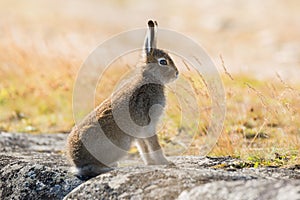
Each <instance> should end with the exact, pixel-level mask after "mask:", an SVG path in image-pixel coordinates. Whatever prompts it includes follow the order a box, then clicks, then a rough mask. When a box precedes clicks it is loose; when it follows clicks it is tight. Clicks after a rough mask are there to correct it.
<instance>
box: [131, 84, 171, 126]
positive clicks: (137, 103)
mask: <svg viewBox="0 0 300 200" xmlns="http://www.w3.org/2000/svg"><path fill="white" fill-rule="evenodd" d="M165 103H166V101H165V95H164V91H163V86H161V85H158V84H146V85H143V86H142V87H140V88H138V89H137V90H136V91H135V92H134V93H133V94H132V96H131V97H130V101H129V111H130V116H131V119H133V120H134V122H135V123H136V124H137V125H140V126H146V125H149V124H150V123H153V122H155V121H157V120H158V118H159V117H160V116H161V115H162V113H163V109H164V107H165Z"/></svg>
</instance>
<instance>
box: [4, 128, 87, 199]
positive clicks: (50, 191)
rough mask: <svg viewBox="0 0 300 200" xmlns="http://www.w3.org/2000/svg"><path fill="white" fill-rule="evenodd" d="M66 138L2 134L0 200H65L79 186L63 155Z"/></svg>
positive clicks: (51, 135) (49, 135)
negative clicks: (63, 199)
mask: <svg viewBox="0 0 300 200" xmlns="http://www.w3.org/2000/svg"><path fill="white" fill-rule="evenodd" d="M65 138H66V136H64V134H45V135H30V134H13V133H0V152H1V153H0V180H1V181H0V199H3V200H5V199H62V198H63V197H64V196H65V195H67V194H68V193H69V192H70V191H72V190H73V189H74V188H75V187H76V186H78V185H80V184H81V183H82V181H81V180H79V179H77V178H76V177H74V176H73V175H72V174H70V173H69V172H68V164H67V163H66V161H65V160H66V159H65V158H64V157H63V156H62V154H61V151H62V149H63V148H64V140H65Z"/></svg>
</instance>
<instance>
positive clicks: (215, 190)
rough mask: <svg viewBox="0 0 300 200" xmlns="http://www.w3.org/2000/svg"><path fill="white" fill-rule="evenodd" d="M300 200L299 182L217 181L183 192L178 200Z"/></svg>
mask: <svg viewBox="0 0 300 200" xmlns="http://www.w3.org/2000/svg"><path fill="white" fill-rule="evenodd" d="M198 199H206V200H215V199H219V200H227V199H231V200H257V199H266V200H268V199H274V200H275V199H278V200H294V199H295V200H296V199H300V181H299V180H291V181H288V180H276V181H275V180H264V179H259V180H250V181H217V182H211V183H207V184H203V185H200V186H197V187H195V188H193V189H192V190H190V191H183V192H182V193H181V194H180V195H179V197H178V200H198Z"/></svg>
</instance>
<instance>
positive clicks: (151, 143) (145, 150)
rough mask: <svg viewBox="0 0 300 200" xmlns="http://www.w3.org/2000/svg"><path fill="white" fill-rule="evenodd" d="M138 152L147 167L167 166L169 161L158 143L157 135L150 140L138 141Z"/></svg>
mask: <svg viewBox="0 0 300 200" xmlns="http://www.w3.org/2000/svg"><path fill="white" fill-rule="evenodd" d="M137 147H138V150H139V152H140V154H141V156H142V158H143V160H144V162H145V164H147V165H166V164H169V161H168V160H167V158H166V157H165V155H164V153H163V151H162V148H161V146H160V144H159V142H158V138H157V135H153V136H151V137H149V138H144V139H137Z"/></svg>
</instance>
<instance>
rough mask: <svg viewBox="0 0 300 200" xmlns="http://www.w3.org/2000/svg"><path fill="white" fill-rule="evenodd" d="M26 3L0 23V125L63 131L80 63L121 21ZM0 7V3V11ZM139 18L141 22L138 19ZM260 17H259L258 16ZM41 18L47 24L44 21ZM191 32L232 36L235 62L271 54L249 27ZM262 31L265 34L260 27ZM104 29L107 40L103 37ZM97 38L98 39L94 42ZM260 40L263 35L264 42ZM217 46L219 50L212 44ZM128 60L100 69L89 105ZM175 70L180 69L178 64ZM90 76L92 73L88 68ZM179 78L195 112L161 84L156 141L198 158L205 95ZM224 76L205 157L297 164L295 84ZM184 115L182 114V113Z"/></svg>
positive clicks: (220, 41) (299, 96) (206, 115)
mask: <svg viewBox="0 0 300 200" xmlns="http://www.w3.org/2000/svg"><path fill="white" fill-rule="evenodd" d="M31 3H32V2H31ZM48 3H49V2H48ZM2 4H8V3H4V2H3V3H2ZM34 4H35V3H34ZM26 5H27V2H25V1H24V2H23V3H22V4H21V5H20V6H19V7H18V8H16V9H18V11H23V12H24V13H23V12H21V13H23V14H22V15H20V16H12V17H11V18H10V19H8V22H0V26H1V38H0V130H1V131H8V132H26V133H48V132H50V133H57V132H69V131H70V129H71V128H72V127H73V125H74V119H73V110H72V91H73V87H74V83H75V80H76V74H77V72H78V70H79V68H80V66H81V64H82V63H83V61H84V59H85V58H86V57H87V56H88V53H89V52H90V51H91V50H92V49H93V48H95V46H96V44H98V42H99V41H102V39H103V40H104V39H105V38H107V37H108V35H111V34H115V33H117V32H118V31H120V30H121V29H120V27H122V28H124V27H123V26H125V25H124V24H125V23H124V24H122V23H120V24H119V25H118V26H117V25H115V24H109V23H106V22H105V21H106V19H103V17H99V19H100V21H97V22H95V21H93V22H91V18H90V17H91V16H90V15H89V14H90V13H89V12H87V11H86V12H85V14H86V16H88V17H86V18H82V19H81V16H80V15H77V13H75V14H73V15H74V16H73V15H71V14H70V16H69V15H68V16H67V17H66V16H64V14H63V13H60V12H58V13H59V14H60V15H61V16H58V17H60V18H61V19H60V20H57V16H56V15H53V13H52V11H51V12H50V10H49V11H47V15H45V16H43V14H42V13H38V15H41V16H42V17H41V18H39V17H38V16H31V14H30V12H26V11H25V10H26V9H24V8H23V7H22V6H26ZM4 6H5V5H4ZM6 6H7V5H6ZM90 6H91V5H90ZM60 7H61V6H59V8H60ZM159 7H160V5H159ZM10 8H11V9H12V8H13V9H15V6H14V5H11V6H10ZM45 8H46V7H45ZM4 9H5V8H4V7H3V8H2V10H4ZM36 10H38V9H37V8H36ZM79 10H80V9H79ZM79 10H77V12H78V13H80V12H79ZM86 10H88V9H86ZM39 12H43V11H39ZM186 12H189V11H188V10H187V11H186ZM197 12H198V10H197ZM272 13H273V12H272ZM2 16H3V15H2ZM74 17H75V18H74ZM76 17H77V18H76ZM23 18H24V19H23ZM251 19H252V18H251ZM287 19H288V18H287ZM115 20H116V22H119V20H120V19H119V17H116V18H115ZM123 20H124V22H126V27H132V26H133V25H131V24H130V23H129V22H128V21H130V20H127V18H124V19H123ZM141 20H143V23H144V19H141ZM260 20H261V18H259V19H258V21H260ZM264 20H267V19H264ZM45 21H47V22H51V23H48V24H47V23H45ZM192 21H193V20H192ZM241 21H243V20H241ZM287 21H288V20H287ZM295 21H296V20H295ZM88 22H89V23H88ZM163 23H165V24H164V26H166V25H167V23H166V22H163ZM230 23H232V24H233V27H238V22H237V21H232V22H230ZM235 23H237V25H234V24H235ZM137 24H138V25H139V26H142V25H143V24H142V22H141V23H140V21H137V22H136V24H135V25H137ZM183 24H184V23H183ZM282 24H283V23H282ZM295 24H296V22H295ZM100 25H101V26H100ZM186 26H187V27H191V28H194V27H196V26H192V25H186ZM197 26H198V25H197ZM116 27H118V28H116ZM245 27H248V26H245ZM290 27H291V28H293V29H292V30H290V31H289V32H287V31H286V30H285V29H284V28H282V27H279V28H278V29H279V30H280V33H282V34H284V37H283V36H282V35H281V34H278V37H279V38H278V40H279V41H281V40H282V41H283V42H284V41H288V42H289V40H291V38H292V39H294V40H296V39H297V37H298V35H297V33H298V32H299V31H297V30H298V28H297V26H290ZM114 28H115V29H117V30H118V31H116V30H114ZM227 28H228V27H227ZM174 29H175V28H174ZM294 29H295V30H294ZM53 30H56V31H53ZM122 30H123V29H122ZM192 31H194V34H195V35H200V34H199V33H200V32H201V40H202V41H204V42H207V43H206V46H207V47H210V45H211V46H213V45H221V46H222V45H224V46H225V47H224V48H225V49H226V48H227V46H230V45H228V44H231V43H232V42H234V41H239V42H240V43H241V44H243V45H244V46H243V48H246V50H247V49H248V51H245V52H243V51H244V50H245V49H243V48H241V50H240V49H239V48H238V50H237V47H236V46H238V45H237V44H236V43H235V45H236V46H234V45H233V47H235V48H233V49H235V51H241V52H238V53H236V54H235V53H234V55H235V56H236V57H238V58H239V59H241V60H243V59H244V58H247V59H248V60H245V61H244V60H243V61H244V62H245V63H246V64H247V62H248V61H249V62H251V60H252V62H254V61H253V60H254V59H253V56H257V55H259V56H260V59H262V60H268V59H270V58H272V59H273V57H270V55H272V56H273V51H270V52H271V53H270V54H264V51H262V52H258V51H257V49H256V48H258V47H256V48H255V46H254V47H253V46H251V45H252V44H249V43H251V41H256V40H257V39H256V38H255V37H258V36H259V34H258V36H257V33H255V34H254V33H252V32H249V30H248V29H245V30H242V31H241V32H238V31H239V29H238V28H234V29H230V27H229V29H225V31H223V32H222V33H221V29H220V32H217V33H215V34H212V32H211V31H207V30H206V32H205V30H203V29H201V27H200V29H197V30H192ZM243 31H244V32H243ZM252 31H253V30H252ZM33 33H34V34H33ZM108 33H109V34H108ZM233 33H234V34H233ZM250 33H251V34H250ZM262 33H265V32H263V30H262ZM291 33H293V35H291ZM105 34H107V37H106V36H105V37H104V35H105ZM269 34H271V33H269ZM267 35H268V34H267ZM217 36H218V37H217ZM237 36H240V37H237ZM271 36H272V34H271ZM275 36H276V35H275ZM98 37H102V38H101V40H100V39H99V38H98ZM199 37H200V36H199ZM215 37H217V38H216V39H217V40H215ZM253 37H254V38H253ZM264 37H265V36H264ZM203 38H204V39H203ZM225 38H226V41H224V40H225ZM249 38H250V39H251V38H252V39H251V40H249ZM268 38H269V37H266V40H267V42H269V40H268ZM271 38H272V37H271ZM201 40H199V41H201ZM208 41H213V42H208ZM249 41H250V42H249ZM259 44H260V43H259ZM263 44H264V43H263ZM282 44H285V43H282ZM282 44H281V43H280V45H282ZM256 45H258V44H256ZM272 45H274V49H275V50H276V51H277V50H278V49H277V46H280V45H279V44H277V43H274V44H272ZM258 46H259V45H258ZM275 47H276V48H275ZM218 48H219V49H222V48H221V47H220V46H218ZM218 48H217V47H216V49H218ZM270 48H271V47H270ZM272 48H273V47H272ZM261 49H264V48H261ZM266 49H268V48H265V50H266ZM250 50H251V52H252V54H251V55H252V57H251V56H248V55H247V54H249V53H251V52H250ZM275 50H274V51H275ZM254 51H255V52H254ZM265 53H266V52H265ZM229 55H230V54H229ZM265 55H269V57H268V56H265ZM255 58H256V57H255ZM224 59H225V60H226V57H224ZM133 61H134V62H135V59H133ZM133 61H132V59H126V57H125V58H121V59H119V60H117V61H115V62H114V63H113V64H112V65H111V66H110V68H108V69H107V70H106V71H105V72H104V74H103V78H102V79H101V80H99V82H98V85H97V88H96V93H95V102H96V105H97V104H99V103H101V101H103V100H104V99H105V98H107V97H109V95H110V94H111V92H112V91H113V90H114V88H115V87H116V86H117V85H118V83H119V80H120V79H121V78H122V77H123V76H124V74H126V73H127V72H129V70H130V69H132V68H133V66H131V64H132V63H134V62H133ZM179 61H180V60H179ZM249 64H253V63H249ZM254 64H256V63H255V62H254ZM254 64H253V65H254ZM181 67H182V68H181V69H184V66H181ZM93 73H95V72H92V71H91V74H93ZM180 76H181V78H182V79H184V80H185V81H186V82H187V83H188V84H186V85H184V86H186V87H187V88H189V89H190V90H188V91H189V92H190V93H191V95H192V96H194V97H195V98H196V102H192V101H190V102H189V101H188V105H190V104H189V103H194V104H191V105H192V108H193V106H195V105H196V106H197V107H198V109H199V112H198V114H197V115H196V117H195V115H193V114H194V113H192V114H190V115H189V112H183V108H182V105H181V100H180V98H181V96H178V95H176V93H178V89H180V88H177V90H176V87H174V85H171V86H169V87H168V90H167V94H168V105H167V108H166V115H165V116H164V117H163V120H162V123H161V125H160V127H159V138H160V140H161V144H162V146H163V147H164V149H165V151H166V153H167V154H168V155H181V154H184V155H199V152H200V150H201V146H202V145H203V144H204V142H205V138H206V135H207V129H208V127H209V124H210V120H211V99H210V95H209V93H208V91H207V88H206V86H205V84H204V83H203V81H202V80H201V78H199V77H197V76H196V75H195V74H193V73H188V71H187V70H182V71H181V75H180ZM231 76H232V77H229V76H228V74H226V73H224V72H222V73H221V77H222V80H223V82H224V87H225V90H226V100H227V102H226V103H227V104H226V106H227V113H226V119H225V123H224V129H223V132H222V134H221V136H220V138H219V140H218V142H217V144H216V145H215V147H214V148H213V150H212V151H211V153H210V155H212V156H228V155H229V156H233V157H238V158H242V159H243V160H245V161H247V162H248V161H249V162H252V163H253V165H255V166H264V165H276V166H281V165H284V166H288V165H292V164H295V163H299V149H300V141H299V136H300V116H299V115H300V101H299V100H300V85H299V84H296V83H289V82H288V81H287V80H283V78H281V77H280V76H279V75H278V76H276V75H274V77H273V78H272V79H270V78H267V79H265V80H259V79H256V78H254V77H252V76H250V75H245V74H232V75H231ZM181 86H182V85H181ZM181 89H182V88H181ZM183 89H184V88H183ZM179 93H181V92H179ZM182 93H184V90H183V91H182ZM185 94H189V93H188V92H187V93H185ZM183 96H186V95H183ZM83 103H84V102H83ZM96 105H95V106H96ZM192 108H191V109H192ZM86 112H88V111H86ZM186 114H187V116H186V117H187V118H184V116H185V115H186ZM195 122H197V123H198V124H197V123H195ZM133 152H135V151H134V150H133Z"/></svg>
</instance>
